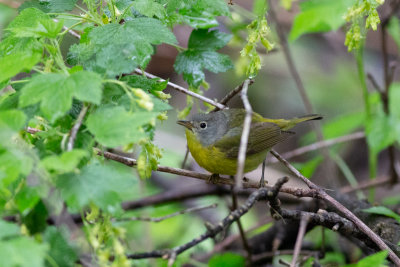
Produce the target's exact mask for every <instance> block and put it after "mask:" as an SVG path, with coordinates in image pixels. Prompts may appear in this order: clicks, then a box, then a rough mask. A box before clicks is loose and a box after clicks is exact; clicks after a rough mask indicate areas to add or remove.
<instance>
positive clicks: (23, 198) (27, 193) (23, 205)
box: [14, 185, 40, 215]
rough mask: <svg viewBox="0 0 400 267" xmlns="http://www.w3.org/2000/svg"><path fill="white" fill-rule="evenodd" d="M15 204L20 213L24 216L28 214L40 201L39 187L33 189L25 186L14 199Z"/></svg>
mask: <svg viewBox="0 0 400 267" xmlns="http://www.w3.org/2000/svg"><path fill="white" fill-rule="evenodd" d="M14 201H15V204H16V205H17V208H18V210H19V212H20V213H21V214H23V215H25V214H27V212H28V211H29V210H31V209H33V207H35V206H36V204H37V203H38V202H39V201H40V195H39V192H38V189H37V187H31V186H27V185H24V186H23V187H22V188H21V189H20V190H18V192H17V193H16V195H15V197H14Z"/></svg>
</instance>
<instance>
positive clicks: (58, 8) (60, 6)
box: [19, 0, 77, 13]
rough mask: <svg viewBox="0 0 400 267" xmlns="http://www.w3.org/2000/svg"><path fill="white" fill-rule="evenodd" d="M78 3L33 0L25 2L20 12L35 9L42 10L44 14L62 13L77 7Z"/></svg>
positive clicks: (66, 0) (56, 0) (61, 0)
mask: <svg viewBox="0 0 400 267" xmlns="http://www.w3.org/2000/svg"><path fill="white" fill-rule="evenodd" d="M76 2H77V0H46V1H43V0H32V1H25V2H24V3H23V4H22V5H21V6H20V7H19V10H24V9H26V8H30V7H34V8H37V9H40V10H42V11H43V12H56V13H61V12H65V11H70V10H72V9H73V8H74V7H75V4H76Z"/></svg>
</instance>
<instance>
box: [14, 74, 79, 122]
mask: <svg viewBox="0 0 400 267" xmlns="http://www.w3.org/2000/svg"><path fill="white" fill-rule="evenodd" d="M67 79H68V76H66V75H65V74H59V73H47V74H40V75H36V76H34V77H33V78H32V79H31V80H30V81H29V82H28V83H27V84H26V85H25V86H24V87H23V88H22V91H21V95H20V97H19V106H20V107H26V106H29V105H32V104H36V103H38V102H41V103H40V109H41V111H42V112H43V114H44V115H45V116H46V117H47V118H48V119H49V120H50V121H51V122H54V121H55V120H56V119H58V118H59V117H61V116H62V115H64V113H65V112H67V111H68V110H69V109H70V108H71V105H72V95H73V91H72V90H71V87H70V86H68V85H67Z"/></svg>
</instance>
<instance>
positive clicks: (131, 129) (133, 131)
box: [86, 107, 158, 147]
mask: <svg viewBox="0 0 400 267" xmlns="http://www.w3.org/2000/svg"><path fill="white" fill-rule="evenodd" d="M157 115H158V113H156V112H129V111H126V110H125V109H124V108H123V107H108V108H101V109H98V110H97V111H96V112H94V113H92V114H90V116H89V117H88V119H87V121H86V125H87V127H88V129H89V131H90V132H91V133H92V134H94V136H95V138H96V140H97V141H98V142H99V143H100V144H102V145H104V146H107V147H117V146H122V145H126V144H128V143H135V142H138V141H139V140H140V139H142V138H146V134H145V132H144V131H143V129H140V127H141V126H143V125H144V124H146V123H149V122H150V121H151V120H152V119H153V118H155V117H156V116H157Z"/></svg>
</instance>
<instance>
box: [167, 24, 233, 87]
mask: <svg viewBox="0 0 400 267" xmlns="http://www.w3.org/2000/svg"><path fill="white" fill-rule="evenodd" d="M230 38H231V36H230V35H228V34H225V33H221V32H217V31H210V32H209V31H207V30H194V31H192V34H191V35H190V38H189V44H188V49H187V50H186V51H184V52H182V53H180V54H179V55H178V57H177V58H176V61H175V64H174V68H175V70H176V72H178V73H183V78H184V79H185V81H186V82H187V83H188V84H189V85H191V86H194V87H198V86H200V84H201V83H202V81H203V80H204V78H205V76H204V72H203V69H208V70H209V71H212V72H214V73H217V72H224V71H227V70H228V69H230V68H232V67H233V65H232V62H231V60H230V58H229V56H227V55H222V54H219V53H217V52H215V51H214V50H216V49H219V48H221V47H223V46H224V45H225V44H226V43H227V42H228V41H229V39H230Z"/></svg>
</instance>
